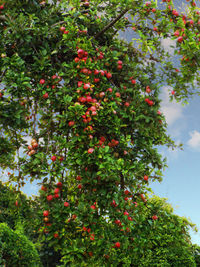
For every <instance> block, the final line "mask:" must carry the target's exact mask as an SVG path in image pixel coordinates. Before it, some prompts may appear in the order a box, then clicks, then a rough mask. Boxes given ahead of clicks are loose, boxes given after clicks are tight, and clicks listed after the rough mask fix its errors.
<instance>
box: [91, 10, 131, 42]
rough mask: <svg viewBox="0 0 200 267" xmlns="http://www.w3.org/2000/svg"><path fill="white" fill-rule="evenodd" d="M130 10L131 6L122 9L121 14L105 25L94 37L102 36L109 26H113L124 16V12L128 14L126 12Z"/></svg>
mask: <svg viewBox="0 0 200 267" xmlns="http://www.w3.org/2000/svg"><path fill="white" fill-rule="evenodd" d="M129 10H130V8H126V9H125V10H124V11H122V13H120V14H119V16H117V17H116V18H115V19H114V20H112V21H111V22H110V23H109V24H108V25H106V27H104V28H103V29H102V30H101V31H100V32H98V33H97V34H96V35H95V36H94V38H95V39H97V38H98V37H99V36H101V35H102V34H103V33H104V32H106V31H107V30H108V29H109V28H111V27H112V26H113V25H114V24H115V23H116V22H117V21H118V20H120V19H121V17H123V16H124V14H126V12H128V11H129Z"/></svg>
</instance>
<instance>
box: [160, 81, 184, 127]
mask: <svg viewBox="0 0 200 267" xmlns="http://www.w3.org/2000/svg"><path fill="white" fill-rule="evenodd" d="M172 90H173V89H172V88H171V87H170V86H164V87H163V91H162V93H161V99H162V104H161V111H162V112H163V114H164V115H165V118H166V121H167V124H168V125H169V126H171V125H173V124H174V123H175V122H176V121H177V120H178V119H180V118H182V117H183V108H184V107H183V106H182V105H181V103H177V102H176V101H173V102H170V100H169V94H170V91H172Z"/></svg>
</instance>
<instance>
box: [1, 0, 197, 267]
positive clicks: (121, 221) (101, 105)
mask: <svg viewBox="0 0 200 267" xmlns="http://www.w3.org/2000/svg"><path fill="white" fill-rule="evenodd" d="M162 4H163V5H162V7H161V8H160V7H158V6H157V1H152V2H144V1H137V0H135V1H132V0H131V1H130V0H124V1H115V0H111V1H100V0H95V1H93V0H91V1H80V0H76V1H68V0H62V1H52V2H50V1H42V2H41V1H37V0H30V1H25V0H21V1H15V2H13V1H12V0H8V1H6V3H2V6H1V16H0V37H1V38H0V54H1V58H0V72H1V76H0V77H1V78H0V79H1V87H2V90H1V92H0V126H1V128H2V129H3V131H2V133H1V135H2V136H1V139H0V152H1V153H2V154H3V158H2V160H0V165H1V166H2V168H6V167H7V166H8V167H10V168H11V169H12V171H13V172H12V175H10V179H9V181H10V182H17V183H18V186H19V188H20V187H21V186H23V185H24V184H25V183H26V181H27V180H28V181H30V182H32V181H34V180H38V182H39V183H40V184H42V185H43V188H42V191H41V200H42V203H41V207H42V208H43V210H42V209H41V210H40V211H39V215H40V216H41V217H43V219H42V220H43V223H44V224H43V226H42V227H41V228H40V230H39V232H41V234H42V233H45V235H46V237H43V240H42V242H43V241H45V242H46V241H48V244H49V247H50V248H51V247H54V250H55V252H56V253H58V254H57V257H56V261H57V259H59V257H60V255H61V256H62V262H63V264H64V266H66V265H67V264H70V265H71V266H77V265H79V264H82V262H83V261H84V262H85V264H86V265H87V266H88V265H89V266H92V265H93V264H94V262H96V263H98V264H99V266H102V265H103V264H104V265H106V264H107V262H109V263H112V264H113V265H114V266H121V265H122V264H125V266H131V265H133V266H134V262H135V261H136V258H137V260H138V261H139V260H140V259H141V258H142V259H143V256H138V255H140V253H142V255H145V250H146V246H148V245H147V243H148V242H149V238H148V239H147V236H148V235H149V236H151V238H152V243H148V244H149V246H150V247H148V249H149V250H151V251H152V250H153V251H154V252H151V253H153V254H154V255H155V252H156V253H157V254H156V256H155V257H156V260H157V261H158V264H171V263H170V260H171V258H172V257H174V256H177V257H179V255H181V257H179V258H178V259H177V264H179V262H178V261H181V264H182V263H183V264H186V265H187V264H193V259H192V256H191V254H190V249H189V248H188V246H187V242H186V241H185V240H186V239H185V237H186V236H185V235H183V237H184V238H183V240H182V238H181V237H180V240H179V236H178V237H177V238H176V239H175V240H176V241H177V244H182V245H183V251H182V250H181V249H180V248H178V247H176V251H174V250H173V249H172V250H169V251H166V250H165V245H164V243H162V242H161V240H159V236H160V235H161V234H163V232H162V231H163V229H164V225H163V227H161V226H162V220H160V219H159V220H158V222H160V226H159V224H158V223H157V225H156V224H155V223H154V220H156V217H157V215H156V214H154V215H153V214H152V215H150V214H149V213H148V212H147V210H146V205H151V204H147V203H148V201H147V194H148V192H149V191H151V190H150V187H149V181H156V180H157V181H161V180H162V171H163V169H164V168H165V167H166V166H167V165H166V161H165V159H163V158H162V155H161V154H160V153H159V152H158V147H160V146H168V147H171V148H174V147H176V145H175V144H174V142H173V141H172V140H171V138H170V137H169V136H168V134H167V131H166V127H167V124H166V121H165V117H164V115H163V114H162V113H161V112H160V111H159V109H160V107H161V100H160V98H159V93H160V90H161V88H162V86H163V85H167V86H171V87H172V89H173V90H172V91H171V98H173V97H175V98H176V99H177V100H180V99H184V98H187V97H188V95H191V94H192V93H193V91H190V90H188V88H189V86H191V88H192V86H194V84H197V85H198V84H199V75H198V71H199V66H198V51H199V37H200V36H199V11H198V10H197V8H196V5H195V3H194V2H193V1H192V2H191V5H190V6H189V7H188V13H187V14H186V15H180V14H178V12H177V11H176V10H175V9H174V8H173V3H172V2H165V1H163V3H162ZM125 15H127V16H128V17H125ZM19 25H20V27H19ZM128 28H131V29H132V31H133V37H134V38H133V40H132V42H129V43H128V42H126V41H125V40H121V39H120V38H119V35H118V34H119V32H120V31H126V30H127V29H128ZM166 38H170V39H174V40H176V42H175V43H176V45H175V47H174V55H177V61H176V62H178V63H176V64H177V65H178V67H180V68H179V69H178V67H177V66H174V65H173V64H174V63H172V61H171V59H172V58H170V55H169V53H167V52H166V51H165V50H164V48H163V46H162V41H163V39H166ZM194 55H195V57H194ZM181 56H183V58H182V59H181V58H180V57H181ZM31 139H32V140H31ZM27 140H28V141H27ZM29 140H30V141H29ZM6 148H7V149H6ZM58 182H59V183H58ZM160 205H161V207H160ZM155 206H156V204H155ZM158 206H159V207H160V208H161V209H162V204H161V203H160V204H159V205H158ZM153 207H154V205H153ZM150 211H152V212H153V210H152V209H151V208H150ZM156 211H157V213H159V210H158V209H157V208H156ZM152 216H155V217H152ZM163 216H164V217H165V218H166V217H167V213H166V212H164V214H163ZM147 217H150V220H147ZM163 220H164V219H163ZM171 220H172V221H171V226H170V225H169V227H168V228H169V229H168V230H169V233H171V232H173V225H176V223H178V219H177V218H175V217H173V218H172V219H171ZM163 223H164V221H163ZM179 223H180V224H178V226H177V228H178V229H176V232H173V234H175V233H177V234H178V233H179V234H180V236H182V235H181V233H182V232H181V231H183V230H184V229H186V228H187V226H186V225H187V223H186V224H184V222H183V221H179ZM156 227H157V228H156ZM159 227H160V228H159ZM155 228H156V230H157V231H158V233H159V234H158V238H157V239H154V237H153V236H152V234H151V230H152V232H153V231H155ZM127 229H128V230H127ZM142 230H143V231H142ZM141 231H142V232H141ZM149 231H150V232H149ZM159 231H161V232H159ZM143 234H144V235H143ZM164 236H165V242H166V244H169V243H170V244H171V246H172V247H173V246H174V244H175V243H176V241H175V240H173V239H170V237H169V236H168V232H166V234H164ZM181 242H182V243H181ZM155 243H156V245H158V246H161V248H162V250H159V251H157V249H154V246H153V244H154V245H155ZM133 251H134V252H137V253H138V254H137V253H136V254H137V255H136V254H135V253H132V252H133ZM160 251H162V255H160V254H159V253H160ZM139 252H140V253H139ZM183 252H184V253H183ZM173 253H174V254H173ZM150 255H152V254H150ZM135 257H136V258H135ZM138 257H139V258H138ZM152 259H154V258H153V256H151V259H150V257H148V256H147V257H146V259H144V260H143V263H144V264H149V261H151V260H152ZM145 260H146V263H145ZM147 262H148V263H147ZM138 264H140V263H138ZM151 264H154V263H153V262H152V261H151ZM166 266H167V265H166Z"/></svg>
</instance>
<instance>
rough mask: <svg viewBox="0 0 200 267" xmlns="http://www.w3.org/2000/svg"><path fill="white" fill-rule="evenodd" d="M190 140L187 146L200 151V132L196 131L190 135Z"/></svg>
mask: <svg viewBox="0 0 200 267" xmlns="http://www.w3.org/2000/svg"><path fill="white" fill-rule="evenodd" d="M189 135H190V139H189V140H188V142H187V144H188V145H189V146H190V147H191V148H194V149H197V150H200V132H198V131H196V130H194V131H193V132H190V133H189Z"/></svg>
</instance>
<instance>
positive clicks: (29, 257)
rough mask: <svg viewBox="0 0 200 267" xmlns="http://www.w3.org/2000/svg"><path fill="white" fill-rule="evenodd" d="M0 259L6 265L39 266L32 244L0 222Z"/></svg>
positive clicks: (22, 235) (17, 231)
mask: <svg viewBox="0 0 200 267" xmlns="http://www.w3.org/2000/svg"><path fill="white" fill-rule="evenodd" d="M0 261H1V264H5V266H8V267H14V266H15V267H22V266H27V267H39V266H41V264H40V259H39V255H38V252H37V250H36V248H35V246H34V244H33V243H32V242H31V241H30V240H28V238H27V237H26V236H25V235H24V234H22V233H21V231H19V230H16V231H13V230H12V229H11V228H10V227H8V225H7V224H5V223H1V224H0Z"/></svg>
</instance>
